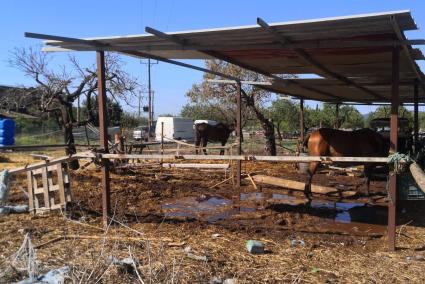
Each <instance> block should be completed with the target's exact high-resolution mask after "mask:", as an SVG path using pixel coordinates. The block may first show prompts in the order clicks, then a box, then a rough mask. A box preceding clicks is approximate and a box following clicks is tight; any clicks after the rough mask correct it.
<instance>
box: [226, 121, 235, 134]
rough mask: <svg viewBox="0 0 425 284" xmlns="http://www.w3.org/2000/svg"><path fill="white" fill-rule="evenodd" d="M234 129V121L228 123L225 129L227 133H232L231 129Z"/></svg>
mask: <svg viewBox="0 0 425 284" xmlns="http://www.w3.org/2000/svg"><path fill="white" fill-rule="evenodd" d="M235 129H236V125H235V124H234V123H230V124H228V125H227V130H228V131H229V133H232V132H233V131H235Z"/></svg>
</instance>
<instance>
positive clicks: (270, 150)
mask: <svg viewBox="0 0 425 284" xmlns="http://www.w3.org/2000/svg"><path fill="white" fill-rule="evenodd" d="M242 95H243V97H244V99H245V100H246V105H247V106H248V107H250V108H251V109H252V110H253V111H254V112H255V116H256V117H257V119H258V120H259V121H260V123H261V126H262V128H263V130H264V136H265V137H266V146H265V150H266V152H267V154H269V155H270V156H276V140H275V139H276V138H275V135H274V125H273V122H272V121H271V120H269V119H268V118H266V117H265V116H264V115H263V114H262V113H261V111H260V110H258V108H257V106H256V105H255V101H254V98H253V97H250V96H248V95H247V94H246V93H245V91H244V90H242Z"/></svg>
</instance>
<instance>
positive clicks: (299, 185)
mask: <svg viewBox="0 0 425 284" xmlns="http://www.w3.org/2000/svg"><path fill="white" fill-rule="evenodd" d="M252 179H253V180H254V181H255V182H259V183H265V184H270V185H275V186H281V187H285V188H288V189H292V190H297V191H304V188H305V183H303V182H299V181H294V180H290V179H284V178H277V177H272V176H266V175H253V176H252ZM311 191H312V192H313V193H318V194H332V193H338V189H336V188H334V187H329V186H322V185H315V184H312V185H311ZM344 193H345V195H343V196H344V197H348V196H353V195H355V194H356V192H353V191H349V192H347V191H345V192H341V194H344Z"/></svg>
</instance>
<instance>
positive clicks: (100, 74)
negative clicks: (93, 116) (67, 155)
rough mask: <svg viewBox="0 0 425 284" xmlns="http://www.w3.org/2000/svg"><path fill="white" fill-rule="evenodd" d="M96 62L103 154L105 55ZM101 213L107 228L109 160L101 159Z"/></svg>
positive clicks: (105, 145)
mask: <svg viewBox="0 0 425 284" xmlns="http://www.w3.org/2000/svg"><path fill="white" fill-rule="evenodd" d="M96 62H97V85H98V92H97V93H98V102H99V140H100V141H99V142H100V147H101V148H103V150H104V152H105V153H108V152H109V149H108V125H107V109H106V82H105V53H104V51H97V52H96ZM101 173H102V213H103V225H104V226H107V224H108V218H109V216H110V212H111V196H110V195H111V187H110V181H109V160H108V159H102V166H101Z"/></svg>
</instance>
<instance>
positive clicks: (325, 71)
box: [257, 18, 384, 99]
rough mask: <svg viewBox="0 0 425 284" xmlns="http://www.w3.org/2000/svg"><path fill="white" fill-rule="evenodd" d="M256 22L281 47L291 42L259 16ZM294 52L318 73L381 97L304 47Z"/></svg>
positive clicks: (380, 97)
mask: <svg viewBox="0 0 425 284" xmlns="http://www.w3.org/2000/svg"><path fill="white" fill-rule="evenodd" d="M257 24H258V25H259V26H260V27H262V28H263V29H264V30H265V31H267V32H268V33H269V34H271V35H272V36H273V37H274V38H275V39H276V40H278V41H279V42H280V44H281V45H282V47H285V45H286V44H288V43H291V40H290V39H289V38H287V37H285V36H283V35H282V34H280V33H278V32H277V31H276V30H275V29H274V28H273V27H271V26H269V25H268V24H267V23H266V22H265V21H264V20H262V19H261V18H257ZM294 52H295V53H296V54H297V55H298V56H299V57H300V58H302V59H303V60H305V61H306V62H307V63H309V64H310V65H311V66H313V67H314V68H316V69H317V70H318V71H319V72H318V73H319V74H324V75H326V76H328V77H331V78H333V79H336V80H338V81H340V82H342V83H344V84H346V85H347V86H354V87H356V88H357V89H359V90H361V91H363V92H365V93H367V94H368V95H371V96H372V97H374V98H377V99H383V98H384V97H382V96H381V95H379V94H377V93H376V92H373V91H371V90H369V89H367V88H365V87H363V86H361V85H360V84H358V83H356V82H354V81H352V80H350V79H348V78H346V77H345V76H342V75H340V74H338V73H336V72H333V71H332V70H330V69H328V68H327V67H326V66H324V65H323V64H322V63H320V62H319V61H317V60H316V59H314V58H313V57H312V56H311V55H310V54H308V53H307V52H306V51H305V50H304V49H301V48H296V49H294Z"/></svg>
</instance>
